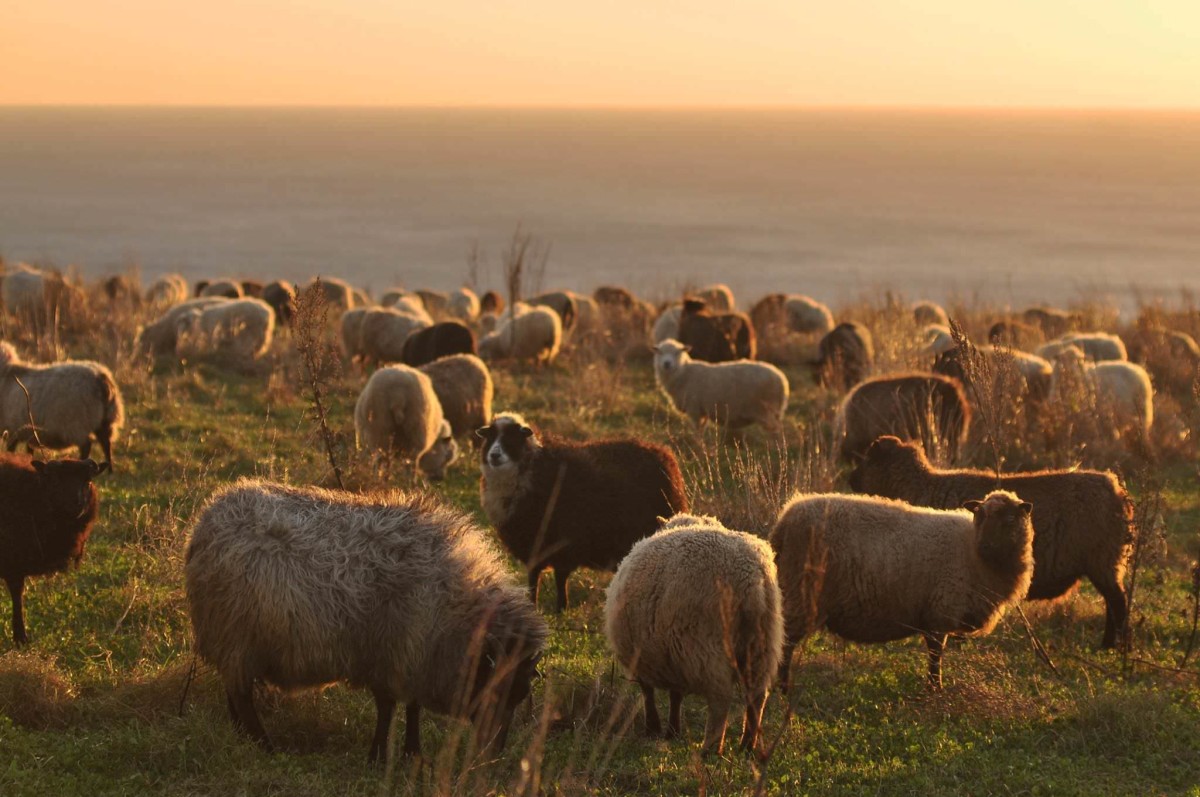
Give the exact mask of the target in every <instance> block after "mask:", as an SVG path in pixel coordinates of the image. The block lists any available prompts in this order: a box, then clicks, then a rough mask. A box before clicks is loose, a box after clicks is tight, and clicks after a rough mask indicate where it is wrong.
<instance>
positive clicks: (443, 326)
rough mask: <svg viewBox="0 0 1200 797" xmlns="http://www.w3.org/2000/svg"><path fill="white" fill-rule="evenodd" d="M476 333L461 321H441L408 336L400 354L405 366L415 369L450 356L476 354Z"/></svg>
mask: <svg viewBox="0 0 1200 797" xmlns="http://www.w3.org/2000/svg"><path fill="white" fill-rule="evenodd" d="M474 353H475V333H474V332H472V331H471V330H470V329H469V328H468V327H467V325H466V324H464V323H462V322H461V321H440V322H438V323H436V324H434V325H433V326H431V327H425V328H423V329H418V330H416V331H415V332H413V333H412V334H410V335H409V336H408V338H407V339H406V340H405V341H404V346H403V348H402V349H401V352H400V359H401V360H402V361H403V362H404V364H405V365H411V366H413V367H414V368H415V367H417V366H420V365H425V364H426V363H431V362H433V361H434V360H436V359H438V358H439V357H445V356H447V355H450V354H474Z"/></svg>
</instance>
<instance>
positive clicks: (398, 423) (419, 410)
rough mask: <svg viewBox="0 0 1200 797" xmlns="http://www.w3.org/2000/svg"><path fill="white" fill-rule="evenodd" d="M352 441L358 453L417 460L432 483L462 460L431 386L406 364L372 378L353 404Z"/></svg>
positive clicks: (381, 369)
mask: <svg viewBox="0 0 1200 797" xmlns="http://www.w3.org/2000/svg"><path fill="white" fill-rule="evenodd" d="M354 437H355V440H356V442H357V445H358V447H359V448H365V449H369V450H372V451H381V452H384V453H387V454H397V455H399V456H400V457H402V458H404V459H411V460H413V461H415V462H416V464H417V467H418V468H420V469H421V471H422V472H423V473H424V474H425V475H426V476H427V477H428V478H430V479H432V480H433V481H441V480H442V479H444V478H445V477H446V468H447V467H449V466H450V464H451V463H452V462H454V459H455V458H456V457H457V456H458V444H457V443H455V442H454V436H453V433H452V431H451V429H450V424H449V423H447V422H446V420H445V418H444V417H443V416H442V405H441V402H439V401H438V397H437V394H436V393H435V392H434V389H433V382H431V381H430V379H429V377H428V376H426V375H425V374H424V373H422V372H420V371H418V370H417V369H415V368H410V367H409V366H407V365H389V366H385V367H383V368H380V369H379V370H377V371H376V372H375V373H373V374H371V378H370V379H368V380H367V384H366V387H364V388H363V390H362V393H360V394H359V396H358V402H357V403H356V404H355V405H354Z"/></svg>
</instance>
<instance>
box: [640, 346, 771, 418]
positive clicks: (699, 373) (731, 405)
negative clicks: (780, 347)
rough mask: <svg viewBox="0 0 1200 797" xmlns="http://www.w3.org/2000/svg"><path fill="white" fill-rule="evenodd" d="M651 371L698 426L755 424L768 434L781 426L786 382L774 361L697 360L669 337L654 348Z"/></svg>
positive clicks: (668, 394) (673, 400) (680, 409)
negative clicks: (771, 362) (771, 363)
mask: <svg viewBox="0 0 1200 797" xmlns="http://www.w3.org/2000/svg"><path fill="white" fill-rule="evenodd" d="M654 376H655V378H656V379H657V381H658V386H659V387H660V388H662V391H663V392H664V393H665V394H666V395H667V398H669V399H670V400H671V403H672V404H673V405H674V407H675V409H677V410H679V411H680V412H682V413H683V414H685V415H687V416H688V417H689V418H691V419H692V421H693V422H694V423H695V424H696V425H697V426H703V425H704V422H705V421H707V420H712V421H713V422H715V423H718V424H720V425H722V426H726V427H728V428H730V429H740V428H742V427H744V426H749V425H751V424H755V423H757V424H760V425H762V427H763V428H764V429H766V430H767V432H768V433H770V434H780V433H781V432H782V431H783V414H784V413H785V412H786V411H787V404H788V396H789V395H790V387H789V385H788V381H787V377H786V376H784V375H783V372H782V371H780V370H779V369H778V368H776V367H775V366H773V365H770V364H768V363H762V362H754V361H751V360H736V361H734V362H727V363H705V362H699V361H697V360H693V359H692V358H691V357H690V356H689V354H688V347H687V346H685V345H683V344H682V343H680V342H679V341H677V340H670V339H668V340H664V341H663V342H662V343H660V344H658V345H657V346H655V347H654Z"/></svg>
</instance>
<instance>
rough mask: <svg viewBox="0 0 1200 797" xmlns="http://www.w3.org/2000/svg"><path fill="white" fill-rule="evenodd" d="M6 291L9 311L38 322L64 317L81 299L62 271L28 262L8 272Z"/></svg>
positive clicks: (5, 282) (6, 304) (5, 306)
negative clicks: (47, 268)
mask: <svg viewBox="0 0 1200 797" xmlns="http://www.w3.org/2000/svg"><path fill="white" fill-rule="evenodd" d="M3 294H4V309H5V310H7V311H8V312H9V313H12V314H13V315H14V316H16V317H17V318H19V319H21V320H24V321H28V322H31V323H34V324H38V325H41V324H46V323H49V322H50V321H52V320H54V319H56V318H60V317H61V316H62V314H63V313H65V312H67V311H69V310H70V308H71V306H72V304H73V303H75V302H76V301H77V300H78V298H79V297H78V292H77V291H76V290H75V289H74V288H73V287H72V286H71V285H69V284H68V283H67V281H66V280H65V279H63V277H62V275H61V274H58V273H57V272H54V271H42V270H40V269H36V268H34V267H33V266H30V265H27V264H25V263H18V264H17V265H16V266H15V267H14V268H11V269H9V270H8V271H7V272H6V273H5V274H4V282H3Z"/></svg>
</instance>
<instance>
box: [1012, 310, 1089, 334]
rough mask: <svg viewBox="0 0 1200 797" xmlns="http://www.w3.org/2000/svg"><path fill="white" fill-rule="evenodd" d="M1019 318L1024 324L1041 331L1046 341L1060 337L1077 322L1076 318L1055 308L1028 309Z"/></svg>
mask: <svg viewBox="0 0 1200 797" xmlns="http://www.w3.org/2000/svg"><path fill="white" fill-rule="evenodd" d="M1021 318H1022V319H1023V320H1024V321H1025V323H1026V324H1032V325H1033V326H1036V327H1038V328H1039V329H1041V330H1042V334H1043V335H1045V336H1046V338H1047V339H1053V338H1058V337H1062V336H1063V335H1065V334H1067V332H1068V331H1069V330H1070V329H1071V327H1072V326H1074V325H1075V322H1076V321H1078V318H1077V317H1076V316H1073V315H1072V314H1071V313H1068V312H1067V311H1065V310H1059V309H1058V308H1056V307H1030V308H1029V309H1028V310H1026V311H1025V312H1024V313H1022V314H1021Z"/></svg>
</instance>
